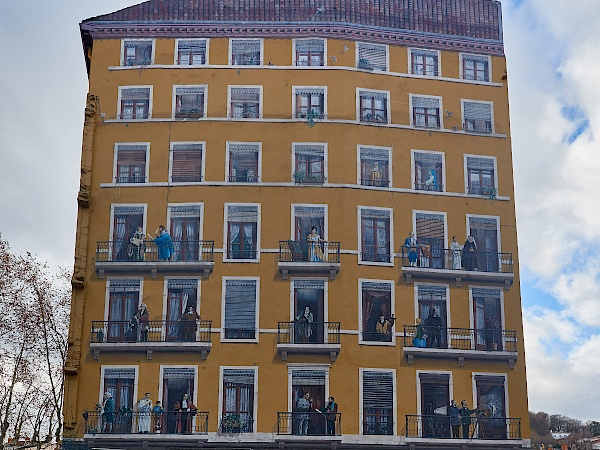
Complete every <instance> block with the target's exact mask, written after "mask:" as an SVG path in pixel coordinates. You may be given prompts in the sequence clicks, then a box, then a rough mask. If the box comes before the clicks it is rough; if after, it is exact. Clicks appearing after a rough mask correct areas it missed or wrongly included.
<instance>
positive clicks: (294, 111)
mask: <svg viewBox="0 0 600 450" xmlns="http://www.w3.org/2000/svg"><path fill="white" fill-rule="evenodd" d="M302 89H307V90H308V89H310V90H322V91H323V93H322V94H320V95H322V96H323V104H322V105H321V111H322V112H321V114H318V115H317V117H314V119H316V120H324V119H327V86H292V119H296V120H302V121H306V120H308V114H309V113H308V112H307V113H306V114H302V113H301V112H299V111H298V96H299V95H300V96H301V95H302V94H298V93H296V91H297V90H302ZM311 111H312V110H311Z"/></svg>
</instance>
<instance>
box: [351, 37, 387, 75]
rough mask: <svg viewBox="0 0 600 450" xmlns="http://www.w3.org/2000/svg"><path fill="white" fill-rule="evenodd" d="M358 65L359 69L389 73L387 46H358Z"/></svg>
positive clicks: (364, 44) (361, 44)
mask: <svg viewBox="0 0 600 450" xmlns="http://www.w3.org/2000/svg"><path fill="white" fill-rule="evenodd" d="M357 45H358V64H357V67H358V68H359V69H366V70H379V71H381V72H386V71H387V66H388V63H387V61H388V59H387V46H386V45H378V44H366V43H364V42H359V43H358V44H357Z"/></svg>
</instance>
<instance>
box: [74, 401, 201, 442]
mask: <svg viewBox="0 0 600 450" xmlns="http://www.w3.org/2000/svg"><path fill="white" fill-rule="evenodd" d="M83 418H84V420H85V434H86V435H94V436H96V435H101V436H102V438H103V439H111V438H112V439H114V440H115V441H116V440H117V439H118V440H121V439H124V440H126V439H127V438H126V437H123V436H122V435H123V434H127V435H138V436H136V437H135V439H136V440H138V442H139V439H140V438H141V435H142V434H144V435H145V436H144V439H152V440H153V441H154V440H157V441H158V440H161V435H165V434H170V435H175V434H187V435H194V439H196V440H197V439H202V437H201V436H196V435H207V434H208V412H203V411H192V412H189V413H182V412H179V411H164V412H163V413H154V412H148V413H143V412H139V411H131V410H130V408H124V407H121V408H120V410H118V411H115V412H113V413H104V414H101V412H100V411H84V413H83ZM146 433H147V434H146ZM207 438H208V437H207V436H206V437H204V439H207ZM169 439H173V438H172V437H171V438H169ZM125 448H127V446H125Z"/></svg>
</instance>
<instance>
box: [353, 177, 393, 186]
mask: <svg viewBox="0 0 600 450" xmlns="http://www.w3.org/2000/svg"><path fill="white" fill-rule="evenodd" d="M360 184H361V185H362V186H373V187H389V186H390V182H389V180H371V179H365V178H361V179H360Z"/></svg>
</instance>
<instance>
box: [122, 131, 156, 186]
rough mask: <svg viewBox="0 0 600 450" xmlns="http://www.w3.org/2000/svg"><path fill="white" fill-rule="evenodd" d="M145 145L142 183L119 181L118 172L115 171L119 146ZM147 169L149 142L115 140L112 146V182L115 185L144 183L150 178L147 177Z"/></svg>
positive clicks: (148, 163) (148, 168)
mask: <svg viewBox="0 0 600 450" xmlns="http://www.w3.org/2000/svg"><path fill="white" fill-rule="evenodd" d="M136 145H139V146H142V145H143V146H145V147H146V162H145V164H144V166H145V167H144V168H145V172H144V177H145V178H146V179H145V181H144V183H119V181H118V175H119V174H118V172H117V163H118V159H119V158H118V153H119V147H120V146H123V147H127V146H136ZM149 171H150V142H116V143H115V146H114V157H113V183H114V184H115V185H117V186H123V185H133V186H138V185H140V184H146V183H148V181H149V180H150V178H149Z"/></svg>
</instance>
